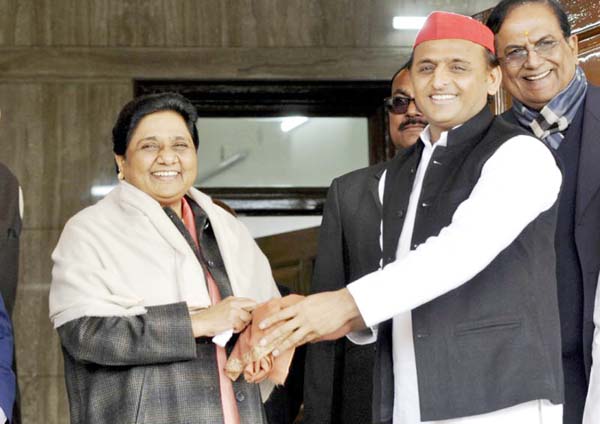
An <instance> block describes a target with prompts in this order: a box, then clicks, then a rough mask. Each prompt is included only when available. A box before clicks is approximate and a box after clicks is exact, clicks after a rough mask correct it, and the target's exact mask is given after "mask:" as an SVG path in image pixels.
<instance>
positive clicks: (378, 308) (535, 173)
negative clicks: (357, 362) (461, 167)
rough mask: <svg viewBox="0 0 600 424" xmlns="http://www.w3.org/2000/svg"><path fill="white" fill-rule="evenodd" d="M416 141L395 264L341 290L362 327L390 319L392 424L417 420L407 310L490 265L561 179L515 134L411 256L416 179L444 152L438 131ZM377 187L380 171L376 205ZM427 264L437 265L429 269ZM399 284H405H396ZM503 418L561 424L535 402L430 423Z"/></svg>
mask: <svg viewBox="0 0 600 424" xmlns="http://www.w3.org/2000/svg"><path fill="white" fill-rule="evenodd" d="M421 138H422V142H423V144H424V149H423V154H422V157H421V161H420V163H419V167H418V169H417V173H416V175H415V181H414V183H413V189H412V192H411V195H410V199H409V203H408V209H407V213H406V219H405V222H404V225H403V228H402V232H401V234H400V239H399V241H398V249H397V252H396V260H395V261H394V262H393V263H391V264H389V265H388V266H386V267H385V269H382V270H379V271H376V272H373V273H371V274H368V275H366V276H364V277H362V278H360V279H359V280H357V281H355V282H353V283H351V284H350V285H348V289H349V290H350V293H351V294H352V296H353V297H354V300H355V301H356V304H357V306H358V308H359V310H360V312H361V315H362V317H363V319H364V320H365V323H366V324H367V325H368V326H376V325H377V324H378V323H380V322H383V321H385V320H388V319H390V318H392V317H393V363H394V423H398V424H412V423H419V422H421V420H420V410H419V393H418V385H417V367H416V360H415V350H414V345H413V333H412V320H411V311H412V309H415V308H417V307H418V306H420V305H423V304H425V303H427V302H429V301H430V300H433V299H435V298H437V297H439V296H441V295H443V294H445V293H447V292H449V291H451V290H453V289H455V288H457V287H459V286H460V285H462V284H464V283H465V282H467V281H469V280H470V279H471V278H473V277H474V276H475V275H477V274H478V273H479V272H480V271H481V270H483V269H484V268H485V267H486V266H487V265H489V263H490V262H491V261H492V260H493V259H494V258H495V257H496V256H497V255H498V254H499V253H500V252H501V251H502V250H503V249H505V248H506V247H507V246H508V245H510V243H512V241H513V240H514V239H515V238H516V237H517V236H518V235H519V234H520V233H521V231H522V230H523V229H524V228H525V227H526V226H527V225H528V224H529V223H530V222H531V221H533V220H534V219H535V218H536V217H537V216H538V215H539V214H540V213H542V212H543V211H545V210H547V209H549V208H550V207H551V206H552V205H553V204H554V202H555V201H556V199H557V197H558V193H559V190H560V184H561V180H562V176H561V173H560V171H559V169H558V167H557V166H556V162H555V160H554V158H553V156H552V154H551V153H550V152H549V151H548V150H547V148H546V147H545V146H543V145H542V143H540V141H539V140H536V139H534V138H532V137H529V136H518V137H514V138H512V139H510V140H508V141H506V142H505V143H504V144H503V145H502V146H501V147H500V148H498V150H497V151H496V152H495V153H494V154H493V155H492V157H491V158H490V159H489V160H488V161H487V162H486V163H485V165H484V167H483V169H482V173H481V177H480V178H479V180H478V182H477V184H476V185H475V187H474V189H473V191H472V193H471V195H470V196H469V198H468V199H467V200H465V201H464V202H463V203H461V205H460V206H459V207H458V208H457V210H456V211H455V213H454V216H453V217H452V222H451V224H450V225H449V226H447V227H445V228H444V229H443V230H442V231H441V232H440V234H439V235H438V236H436V237H430V238H429V239H427V241H426V242H425V243H423V244H421V245H420V246H418V247H417V248H416V249H415V250H412V251H411V250H410V243H411V240H412V234H413V229H414V224H415V217H416V214H417V209H418V201H419V197H420V194H421V188H422V184H423V180H424V178H425V175H426V173H427V168H428V165H429V161H430V159H431V156H432V154H433V151H434V150H435V149H438V148H445V146H446V143H447V132H444V133H442V135H441V137H440V139H439V140H438V141H437V142H436V143H434V144H432V143H431V142H430V139H429V131H428V128H426V129H425V130H424V132H423V133H422V135H421ZM384 186H385V174H384V175H383V176H382V178H381V180H380V183H379V197H380V200H382V202H383V189H384ZM380 243H381V239H380ZM463 258H468V260H467V261H465V260H463ZM433 263H435V264H436V266H431V264H433ZM398 281H402V282H406V284H398ZM433 282H435V284H433ZM351 339H352V340H354V341H360V342H366V341H367V340H365V339H364V338H362V340H359V339H357V338H356V337H351ZM509 420H516V421H513V422H515V423H517V422H518V423H536V424H537V423H544V424H547V423H552V424H554V423H556V424H560V423H561V422H562V406H561V405H552V404H551V403H550V402H548V401H545V400H539V401H532V402H527V403H524V404H521V405H517V406H514V407H511V408H506V409H503V410H500V411H495V412H492V413H489V414H483V415H477V416H473V417H468V418H460V419H453V420H445V421H437V423H446V424H450V423H452V424H454V423H472V424H496V423H498V424H499V423H502V424H505V423H506V422H509Z"/></svg>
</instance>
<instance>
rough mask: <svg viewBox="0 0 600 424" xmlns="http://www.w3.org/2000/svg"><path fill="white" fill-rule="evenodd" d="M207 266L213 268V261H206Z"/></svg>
mask: <svg viewBox="0 0 600 424" xmlns="http://www.w3.org/2000/svg"><path fill="white" fill-rule="evenodd" d="M208 266H209V267H211V268H212V267H214V266H215V261H213V260H212V259H209V260H208Z"/></svg>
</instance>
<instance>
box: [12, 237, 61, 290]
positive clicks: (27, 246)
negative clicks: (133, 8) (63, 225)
mask: <svg viewBox="0 0 600 424" xmlns="http://www.w3.org/2000/svg"><path fill="white" fill-rule="evenodd" d="M59 236H60V230H58V229H56V230H43V229H33V228H25V229H24V230H23V232H22V233H21V246H20V247H21V255H20V256H21V257H20V261H19V288H20V289H29V288H30V289H32V290H33V289H35V290H38V289H39V290H48V287H49V286H50V279H51V272H52V259H51V258H50V254H51V253H52V251H53V250H54V247H55V246H56V243H57V242H58V238H59ZM20 295H21V293H20V294H19V296H20ZM23 295H25V293H23Z"/></svg>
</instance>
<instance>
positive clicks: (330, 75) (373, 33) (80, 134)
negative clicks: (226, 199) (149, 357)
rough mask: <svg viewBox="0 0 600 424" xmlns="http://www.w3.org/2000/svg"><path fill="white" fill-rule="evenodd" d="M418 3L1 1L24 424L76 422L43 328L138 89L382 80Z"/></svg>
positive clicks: (51, 337) (56, 349)
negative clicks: (200, 82) (160, 81)
mask: <svg viewBox="0 0 600 424" xmlns="http://www.w3.org/2000/svg"><path fill="white" fill-rule="evenodd" d="M420 3H421V2H418V1H417V0H413V1H404V2H399V1H396V0H0V109H1V110H2V119H1V121H0V161H2V162H4V163H6V164H7V165H8V166H9V167H10V168H11V169H12V170H13V172H14V173H15V174H16V175H17V177H18V178H19V180H20V182H21V184H22V186H23V189H24V195H25V203H26V207H25V220H24V231H23V234H22V249H21V252H22V253H21V260H20V266H21V277H20V283H19V289H18V296H17V305H16V310H15V316H14V321H15V330H16V342H17V359H18V368H19V382H20V385H21V396H22V409H23V422H24V423H25V424H42V423H43V424H58V423H67V422H68V421H69V419H68V406H67V400H66V395H65V389H64V376H63V366H62V354H61V352H60V346H59V342H58V338H57V336H56V333H55V331H54V330H53V329H52V327H51V325H50V322H49V320H48V305H47V303H48V289H49V284H50V271H51V261H50V253H51V251H52V249H53V247H54V246H55V244H56V242H57V240H58V237H59V235H60V231H61V229H62V227H63V225H64V223H65V222H66V220H67V219H68V218H69V217H70V216H72V215H73V214H74V213H75V212H77V211H78V210H80V209H82V208H83V207H85V206H87V205H89V204H91V203H92V202H93V198H92V197H91V195H90V188H91V186H92V185H94V184H109V183H112V182H114V181H115V178H114V171H113V164H112V156H111V147H110V130H111V128H112V124H113V121H114V119H115V116H116V113H117V111H118V110H119V108H120V107H121V106H122V105H123V104H124V103H125V102H126V101H127V100H128V99H129V98H130V97H131V95H132V90H133V84H132V82H133V80H134V79H135V78H179V79H191V78H194V79H207V78H208V79H212V78H215V79H222V78H302V79H306V78H314V79H319V78H322V79H384V80H387V79H389V77H390V76H391V75H392V74H393V73H394V71H395V70H396V69H397V68H398V67H399V65H400V64H401V63H402V62H403V60H404V59H405V58H406V56H407V54H408V49H407V48H405V47H401V46H402V45H405V44H410V40H408V42H407V40H406V37H407V35H403V34H400V33H399V32H395V31H393V30H392V28H391V16H393V15H394V14H399V13H401V12H402V11H403V8H405V7H408V6H416V7H420V6H419V4H420ZM432 3H433V4H437V5H438V8H445V9H446V10H455V11H459V12H460V11H461V10H460V7H466V6H470V7H473V4H478V2H477V1H470V2H469V1H465V2H462V3H459V2H450V1H444V0H437V1H433V2H429V4H430V5H431V4H432ZM457 3H458V4H459V5H458V6H457V5H456V4H457ZM484 3H486V4H489V3H493V2H490V1H487V2H484ZM485 7H487V6H485ZM485 7H482V8H485ZM457 8H458V9H457ZM412 36H413V37H414V34H413V35H412Z"/></svg>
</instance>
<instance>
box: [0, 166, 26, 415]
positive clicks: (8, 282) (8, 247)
mask: <svg viewBox="0 0 600 424" xmlns="http://www.w3.org/2000/svg"><path fill="white" fill-rule="evenodd" d="M22 213H23V196H22V193H21V188H20V187H19V182H18V181H17V178H16V177H15V176H14V175H13V174H12V173H11V172H10V170H9V169H8V168H7V167H6V166H5V165H3V164H2V163H0V296H2V298H3V299H4V305H5V308H6V312H7V318H10V317H11V316H12V313H13V310H14V306H15V298H16V294H17V283H18V281H19V236H20V234H21V226H22V220H21V217H22ZM5 328H6V327H5ZM10 343H11V348H10V350H11V352H10V353H11V360H10V362H9V363H12V369H13V371H14V373H15V375H16V369H17V367H16V362H15V361H13V356H14V348H13V337H12V334H11V337H10ZM2 349H5V347H4V346H3V347H2ZM3 352H4V351H3ZM9 366H10V365H9ZM16 391H17V401H16V402H15V405H14V407H13V405H12V404H11V405H10V406H11V409H12V411H13V412H12V419H11V420H10V423H11V424H19V423H20V422H21V420H20V408H19V402H18V390H16ZM13 399H14V394H13ZM2 408H4V405H2ZM5 413H6V410H5ZM0 418H1V416H0ZM8 418H9V419H10V418H11V417H10V415H8ZM1 422H2V420H1V419H0V423H1Z"/></svg>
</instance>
